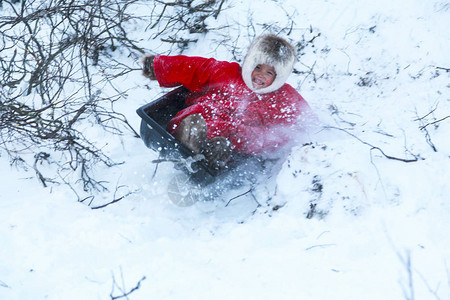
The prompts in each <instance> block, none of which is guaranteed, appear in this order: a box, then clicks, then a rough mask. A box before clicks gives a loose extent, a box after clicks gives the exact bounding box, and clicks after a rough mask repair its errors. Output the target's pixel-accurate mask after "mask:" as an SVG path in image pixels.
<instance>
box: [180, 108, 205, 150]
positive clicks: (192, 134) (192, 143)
mask: <svg viewBox="0 0 450 300" xmlns="http://www.w3.org/2000/svg"><path fill="white" fill-rule="evenodd" d="M206 131H207V126H206V122H205V119H203V117H202V116H201V115H200V114H192V115H189V116H187V117H186V118H184V119H183V120H182V121H181V122H180V124H179V125H178V128H177V131H176V132H175V138H176V139H177V140H178V141H179V142H180V143H181V144H183V145H184V146H186V148H188V149H189V150H191V151H192V152H193V153H194V154H200V153H201V152H202V150H203V149H204V148H205V147H206V144H207V137H206Z"/></svg>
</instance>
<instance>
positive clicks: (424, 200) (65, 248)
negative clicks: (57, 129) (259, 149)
mask: <svg viewBox="0 0 450 300" xmlns="http://www.w3.org/2000/svg"><path fill="white" fill-rule="evenodd" d="M226 3H227V4H226V8H227V9H225V10H224V11H223V12H222V13H221V14H220V15H219V18H218V19H217V20H215V21H216V22H217V24H214V25H216V26H220V25H221V24H231V26H230V27H228V28H226V29H223V30H222V31H219V32H217V31H212V32H210V33H208V34H207V35H205V36H202V38H201V39H200V40H199V42H198V43H197V44H196V45H194V46H192V47H191V48H189V49H188V51H187V52H186V53H185V54H188V55H198V56H214V57H216V58H218V59H224V60H231V59H232V54H231V53H230V52H229V51H228V50H227V49H226V48H225V47H223V48H221V47H216V46H211V45H212V44H213V43H211V41H214V40H215V39H216V37H217V36H218V35H219V34H221V35H227V34H229V35H231V36H233V35H234V34H236V32H238V31H239V30H238V29H239V28H240V30H241V31H240V33H239V34H240V35H241V39H239V42H238V46H239V47H241V51H242V53H245V47H246V46H247V45H248V42H249V41H250V40H251V37H250V36H249V35H250V34H251V33H252V30H253V29H252V28H250V27H248V26H247V22H250V21H251V22H253V23H254V24H264V23H275V22H277V21H278V23H277V24H278V25H279V26H280V27H281V28H282V27H284V26H286V25H287V24H290V23H289V22H290V20H289V19H288V18H287V17H286V15H289V16H290V18H291V20H292V21H294V23H295V24H294V30H293V31H292V33H291V34H290V36H289V38H290V39H291V40H294V41H299V40H301V38H302V35H305V39H306V40H308V39H311V38H313V37H314V36H316V35H317V34H318V33H320V36H318V37H316V38H315V40H314V43H313V44H309V45H308V46H307V47H306V48H305V49H304V50H303V51H304V55H302V56H301V58H300V61H299V62H297V63H296V66H295V68H296V70H298V71H301V72H300V73H299V74H293V75H292V76H291V77H290V78H289V81H288V82H289V83H290V84H291V85H293V86H294V87H296V88H298V90H299V92H300V93H301V94H302V96H303V97H304V98H305V99H306V100H307V101H308V102H309V104H310V105H311V107H312V108H313V109H314V110H315V111H316V113H317V114H318V115H319V117H320V119H321V121H322V123H323V126H322V128H320V129H319V130H317V131H314V132H311V133H310V134H309V135H308V137H307V139H305V138H304V137H303V140H302V141H300V142H299V143H298V144H297V145H296V146H295V147H294V148H293V149H292V151H291V153H290V154H289V156H288V157H287V158H286V160H285V161H283V162H282V163H283V164H282V167H281V170H279V172H277V173H275V174H273V177H272V178H271V179H270V182H268V183H267V184H263V185H260V186H259V187H258V189H257V190H256V191H255V193H254V194H255V195H256V199H253V198H252V197H239V198H236V199H234V200H232V201H231V202H229V203H228V201H229V200H230V199H231V196H230V195H223V198H221V199H217V200H215V201H211V202H204V203H203V202H199V203H197V204H195V205H194V206H191V207H187V208H181V207H177V206H175V205H173V204H172V203H170V201H169V200H168V196H167V193H166V188H167V187H166V182H167V181H168V179H169V178H170V177H171V176H173V174H174V173H175V172H176V171H175V170H174V168H173V166H172V165H171V164H169V163H166V164H164V163H163V164H160V165H159V167H158V170H157V172H156V175H155V176H153V173H154V170H155V164H153V163H152V160H153V159H156V158H157V157H158V156H157V154H156V153H154V152H153V151H151V150H149V149H147V148H146V147H145V145H144V144H143V143H142V141H141V140H139V139H136V138H133V137H132V136H125V137H122V138H121V139H120V140H118V139H117V138H112V137H109V136H107V135H103V134H101V133H99V134H98V137H96V138H97V139H98V140H100V142H101V139H110V140H109V141H108V147H107V148H105V149H106V150H107V151H108V154H109V155H111V157H112V158H113V159H115V160H117V161H123V162H124V164H122V165H119V166H116V167H113V168H107V167H101V166H100V167H99V169H98V170H97V172H98V176H99V177H101V178H103V179H105V180H108V181H110V182H113V183H115V182H117V185H118V186H123V190H126V191H132V192H133V193H132V194H131V195H130V196H128V197H126V198H124V199H123V200H121V201H119V202H117V203H114V204H111V205H109V206H107V207H105V208H102V209H95V210H93V209H91V208H90V207H89V206H88V205H87V204H86V203H79V202H77V201H76V198H75V197H74V195H73V193H72V192H71V191H70V189H69V188H68V187H67V186H65V185H54V186H51V187H48V188H43V187H42V186H41V185H40V183H39V182H38V180H37V179H36V178H35V176H34V173H33V172H32V171H29V172H25V171H23V170H18V169H15V168H12V167H10V165H9V161H8V158H7V156H6V154H5V153H2V156H1V157H0V164H1V167H0V168H1V170H2V173H1V174H2V176H1V181H0V182H1V183H0V188H1V191H2V193H1V194H0V245H1V247H0V299H111V298H113V297H114V296H119V295H123V294H124V293H126V292H129V291H131V290H132V289H133V288H136V289H135V290H134V291H132V293H130V294H129V295H128V298H129V299H442V300H444V299H450V235H449V232H450V138H449V137H450V118H448V119H445V117H448V116H450V80H449V79H450V76H449V74H450V73H449V71H448V69H449V68H450V56H449V51H450V35H449V28H450V3H449V2H448V1H444V0H427V1H419V0H405V1H392V0H381V1H359V0H342V1H337V0H334V1H333V0H319V1H309V0H300V1H299V0H285V1H282V0H279V1H269V0H266V1H264V0H255V1H244V0H241V1H237V0H231V1H227V2H226ZM249 11H251V13H249ZM138 13H139V14H140V15H142V14H144V12H143V11H142V10H140V11H139V12H138V11H137V12H136V14H138ZM238 24H239V25H238ZM129 26H130V30H134V31H136V32H135V33H134V34H133V36H134V35H135V36H140V39H141V41H140V43H141V46H143V47H145V48H146V49H148V51H149V52H158V51H159V50H158V49H162V48H163V46H161V45H160V42H159V41H158V40H150V39H146V38H142V37H145V36H146V34H147V33H145V32H144V33H143V30H144V28H145V26H143V25H140V24H139V23H136V24H130V25H129ZM233 26H234V27H233ZM309 28H311V29H312V32H310V31H309V30H303V29H309ZM300 29H302V30H300ZM247 30H248V32H247ZM255 30H256V32H255V33H256V34H259V33H262V32H263V30H262V26H256V27H255ZM312 45H313V46H312ZM161 52H162V50H161ZM115 55H116V59H118V60H122V61H123V62H124V63H126V64H132V65H135V66H136V68H138V67H139V65H140V61H139V60H137V59H136V60H133V59H131V58H129V57H123V58H121V57H120V53H117V54H115ZM242 58H243V57H241V59H242ZM310 69H312V72H311V73H310V74H308V72H309V71H310ZM121 80H123V82H122V83H121V85H120V86H121V87H122V88H123V90H128V91H127V97H126V98H124V99H123V100H121V102H120V103H119V105H120V106H121V108H120V111H121V112H122V113H124V114H125V115H126V116H127V118H128V119H129V121H130V122H131V124H132V125H133V126H134V128H136V130H138V129H139V123H140V119H139V117H138V116H137V115H136V113H135V110H136V109H137V108H138V107H139V106H141V105H143V104H145V103H147V102H149V101H151V99H155V98H156V97H158V96H160V95H161V94H163V93H165V92H167V90H166V89H162V88H159V87H158V86H157V84H155V83H153V82H149V81H148V79H146V78H144V77H143V76H141V73H140V71H136V72H134V73H132V74H129V75H128V76H127V78H122V79H121ZM433 109H434V112H433V113H432V114H429V112H431V111H432V110H433ZM439 120H440V121H439ZM435 121H439V122H437V123H435V124H430V125H428V126H427V127H426V128H425V129H426V131H425V130H424V129H421V127H422V126H424V125H427V124H429V123H432V122H435ZM427 132H428V134H429V137H430V140H431V142H432V143H433V145H434V146H435V148H436V150H437V151H434V150H433V149H432V147H431V146H430V144H429V143H427V138H426V133H427ZM380 150H381V151H380ZM382 151H383V152H382ZM383 153H384V154H385V155H384V154H383ZM387 156H389V157H390V158H389V157H387ZM392 158H400V159H403V160H410V159H417V161H414V162H404V161H401V160H396V159H392ZM112 192H113V191H110V192H109V193H108V192H105V193H103V194H100V195H97V197H96V198H95V201H97V202H96V203H94V204H95V205H100V204H102V203H107V202H109V201H111V199H112V197H113V196H114V195H113V194H112ZM118 192H119V194H120V193H121V192H122V189H119V191H118ZM116 196H117V195H116ZM102 201H103V202H102ZM258 203H259V204H260V206H258ZM227 204H228V205H227ZM311 204H315V205H316V206H315V209H314V214H313V216H312V218H307V214H308V212H310V211H311V208H310V205H311Z"/></svg>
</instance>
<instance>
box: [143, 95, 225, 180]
mask: <svg viewBox="0 0 450 300" xmlns="http://www.w3.org/2000/svg"><path fill="white" fill-rule="evenodd" d="M188 92H189V90H188V89H186V88H185V87H179V88H176V89H174V90H172V91H170V92H169V93H167V94H165V95H163V96H162V97H160V98H158V99H156V100H155V101H153V102H151V103H148V104H146V105H144V106H141V107H140V108H139V109H138V110H137V114H138V115H139V116H140V117H141V118H142V120H141V128H140V135H141V139H142V140H143V141H144V143H145V145H146V146H147V147H148V148H150V149H152V150H154V151H157V152H159V154H160V157H161V158H162V159H168V160H170V159H184V162H185V164H188V165H189V167H188V168H186V169H185V170H184V171H185V172H187V173H189V175H190V177H191V180H192V181H194V182H198V183H204V184H208V183H211V182H213V181H214V180H215V177H216V176H217V175H219V173H223V172H226V170H224V171H217V170H214V169H211V168H209V167H208V166H207V164H206V163H205V161H204V160H196V159H194V157H195V155H194V154H193V153H192V151H191V150H189V149H188V148H186V147H185V146H184V145H183V144H181V143H179V142H178V141H177V140H176V139H175V138H174V137H173V136H172V135H171V134H170V133H169V132H168V131H167V130H166V128H167V124H168V123H169V121H170V120H171V119H172V118H173V117H174V116H175V115H176V114H177V113H178V112H179V111H181V110H182V109H184V108H186V104H185V97H186V95H187V93H188Z"/></svg>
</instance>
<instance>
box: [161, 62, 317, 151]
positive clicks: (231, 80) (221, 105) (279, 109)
mask: <svg viewBox="0 0 450 300" xmlns="http://www.w3.org/2000/svg"><path fill="white" fill-rule="evenodd" d="M153 66H154V71H155V75H156V79H157V80H158V82H159V84H160V85H161V86H163V87H175V86H179V85H183V86H184V87H186V88H187V89H189V90H190V91H191V92H190V93H189V94H188V95H187V97H186V105H187V106H188V107H187V108H186V109H184V110H182V111H180V112H179V113H178V114H177V115H176V116H175V117H174V118H173V119H172V120H171V121H170V123H169V125H168V131H169V132H170V133H172V134H174V133H175V131H176V128H177V126H178V124H179V123H180V122H181V120H183V119H184V118H185V117H186V116H188V115H191V114H195V113H198V114H201V115H202V116H203V118H204V119H205V120H206V123H207V125H208V137H209V138H212V137H215V136H223V137H226V138H228V139H229V140H230V141H231V143H232V144H233V147H234V149H233V150H234V151H236V152H241V153H247V154H261V153H262V152H265V151H273V150H275V148H277V147H279V146H282V145H284V144H286V143H287V142H288V141H289V139H290V135H291V134H290V133H289V132H290V131H289V129H291V130H292V129H295V128H296V127H295V126H296V125H297V124H298V121H299V120H300V121H301V119H302V116H303V118H305V117H306V116H307V115H311V109H310V108H309V106H308V104H307V103H306V101H305V100H304V99H303V98H302V96H300V94H299V93H298V92H297V91H296V90H295V89H294V88H293V87H291V86H290V85H289V84H284V85H283V86H282V87H281V88H280V89H278V90H277V91H275V92H271V93H267V94H257V93H255V92H253V91H251V90H250V89H249V88H248V87H247V86H246V84H245V83H244V81H243V79H242V76H241V67H240V65H239V64H238V63H230V62H224V61H217V60H215V59H212V58H210V59H207V58H202V57H187V56H181V55H180V56H162V55H161V56H156V57H155V60H154V62H153Z"/></svg>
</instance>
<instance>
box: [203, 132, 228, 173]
mask: <svg viewBox="0 0 450 300" xmlns="http://www.w3.org/2000/svg"><path fill="white" fill-rule="evenodd" d="M202 154H203V155H204V156H205V159H206V161H207V163H208V167H209V168H211V169H214V170H221V169H224V168H225V166H226V165H227V163H228V161H229V160H230V158H231V142H230V141H229V140H227V139H226V138H224V137H221V136H216V137H214V138H212V139H210V140H208V142H207V143H206V147H205V149H204V150H203V152H202Z"/></svg>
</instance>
